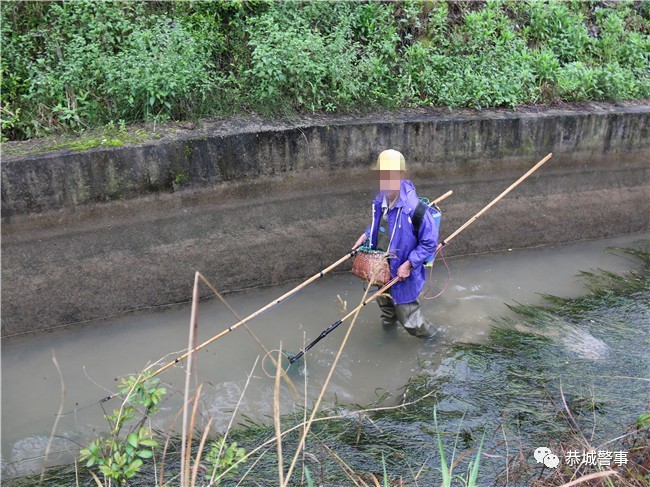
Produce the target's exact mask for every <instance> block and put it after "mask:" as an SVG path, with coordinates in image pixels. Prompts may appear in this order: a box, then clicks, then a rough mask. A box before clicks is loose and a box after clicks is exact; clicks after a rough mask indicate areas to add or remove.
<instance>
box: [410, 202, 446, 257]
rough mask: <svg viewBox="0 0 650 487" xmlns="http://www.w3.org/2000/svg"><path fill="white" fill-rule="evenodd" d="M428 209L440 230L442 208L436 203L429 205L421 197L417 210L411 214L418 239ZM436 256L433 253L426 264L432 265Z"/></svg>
mask: <svg viewBox="0 0 650 487" xmlns="http://www.w3.org/2000/svg"><path fill="white" fill-rule="evenodd" d="M425 200H426V199H425ZM426 201H428V200H426ZM427 211H429V212H430V213H431V216H433V224H434V225H435V226H436V228H437V229H438V232H440V217H441V213H440V208H438V207H437V206H436V205H433V206H429V205H428V204H427V203H425V201H423V199H422V198H421V199H420V201H418V204H417V206H416V207H415V210H413V214H412V215H411V223H413V233H414V234H415V238H416V240H417V238H418V234H419V233H420V226H421V225H422V220H423V219H424V215H425V214H426V212H427ZM434 257H435V253H434V254H431V255H430V256H429V258H428V259H427V260H426V261H425V264H426V265H430V264H431V263H432V262H433V259H434Z"/></svg>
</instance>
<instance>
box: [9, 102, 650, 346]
mask: <svg viewBox="0 0 650 487" xmlns="http://www.w3.org/2000/svg"><path fill="white" fill-rule="evenodd" d="M649 127H650V105H648V104H643V103H641V104H638V103H637V104H629V105H617V104H591V105H589V106H584V105H581V106H574V107H572V106H568V107H565V108H563V109H542V110H535V111H532V110H531V111H526V110H523V111H517V112H514V111H511V110H503V111H500V110H491V111H485V112H465V111H463V112H457V113H456V112H450V113H439V112H426V111H411V112H403V113H392V114H388V115H372V116H367V117H362V118H353V117H329V118H328V117H319V118H311V119H304V120H301V121H299V122H293V123H278V124H275V125H269V124H268V123H253V124H248V125H246V124H240V123H232V124H226V123H223V122H219V123H216V122H215V123H213V124H210V123H207V122H206V123H205V124H203V125H202V126H201V127H199V128H197V129H196V131H195V132H193V133H192V134H190V135H185V136H184V137H182V138H178V137H176V138H172V139H167V138H165V137H162V138H161V139H159V140H158V141H156V142H152V143H148V144H143V145H133V146H125V147H113V148H97V149H91V150H88V151H84V152H74V151H61V150H59V151H54V152H52V153H46V154H41V155H37V156H34V155H32V156H29V157H20V156H16V157H10V158H9V159H5V160H3V165H2V215H3V226H2V254H3V259H2V272H3V294H2V309H3V320H2V334H3V336H10V335H15V334H20V333H25V332H30V331H39V330H47V329H53V328H57V327H61V326H67V325H70V324H73V323H80V322H86V321H89V320H95V319H98V318H102V317H107V316H112V315H116V314H120V313H124V312H127V311H132V310H135V309H142V308H152V307H160V306H167V305H170V304H173V303H179V302H185V301H187V300H189V299H190V296H191V285H192V276H193V274H194V272H195V271H196V270H199V271H201V272H202V273H203V274H204V275H205V276H206V277H207V278H208V279H210V280H211V281H212V282H214V283H215V284H216V285H217V286H218V288H219V289H220V290H221V291H224V292H227V291H234V290H238V289H245V288H250V287H257V286H267V285H274V284H280V283H283V282H286V281H289V280H292V279H299V278H303V277H305V276H308V275H311V274H313V273H314V272H317V271H318V270H320V269H321V268H323V267H324V266H325V265H327V264H329V263H330V262H332V261H333V260H335V259H336V258H338V257H340V256H341V255H343V254H344V253H345V252H346V251H347V250H348V249H349V247H350V246H351V244H352V242H353V241H354V239H355V237H356V236H358V234H359V233H360V231H361V230H362V229H363V228H364V227H365V225H366V222H367V220H368V216H369V204H368V202H369V200H370V197H371V194H372V189H373V186H374V184H375V182H374V180H373V176H372V174H371V173H370V171H369V170H368V168H369V166H370V164H371V162H372V161H373V159H374V157H376V154H377V153H378V152H379V151H381V150H382V149H384V148H386V147H393V148H396V149H399V150H401V151H402V152H403V153H404V154H405V156H406V158H407V161H408V162H409V167H410V168H411V178H412V179H413V181H414V182H415V183H416V186H417V187H418V189H419V193H420V194H421V195H423V196H424V195H426V196H430V197H435V196H438V195H440V194H442V193H444V192H446V191H447V190H448V189H453V190H454V192H455V194H454V196H453V198H451V199H449V200H447V201H446V202H445V204H444V206H443V215H444V216H443V218H444V220H443V227H442V228H443V229H442V233H443V235H444V234H445V232H448V231H449V230H451V229H453V228H456V227H457V226H459V225H460V224H461V223H462V222H464V221H465V220H466V219H467V218H468V217H470V216H471V215H472V214H474V213H475V212H476V211H478V209H480V208H481V207H482V206H483V205H484V204H485V203H487V202H488V201H489V200H490V199H492V198H493V197H494V196H496V195H497V194H499V193H500V192H501V191H502V190H503V189H505V187H507V186H508V185H509V184H510V183H511V182H512V181H513V180H515V179H516V178H517V177H518V176H519V175H520V174H521V173H522V172H523V171H525V170H526V169H528V168H529V167H530V166H531V165H532V164H533V163H534V162H536V161H537V160H539V159H541V158H542V157H543V156H544V155H545V154H546V153H547V152H551V151H552V152H554V154H555V155H554V157H553V158H552V159H551V161H549V162H548V163H547V164H546V165H545V166H544V167H543V169H542V170H540V171H539V172H538V173H536V175H535V176H534V177H533V178H531V179H530V180H528V181H526V183H525V184H523V185H522V186H520V187H519V188H517V190H516V192H515V193H513V194H512V195H510V196H509V197H508V198H506V199H505V200H503V201H502V202H501V203H500V204H499V205H497V206H496V207H495V208H494V209H492V210H491V211H490V212H489V213H488V214H486V215H485V217H484V218H483V219H482V220H481V222H480V223H477V224H475V225H473V226H472V228H470V229H468V230H467V232H466V233H465V234H464V236H463V238H460V239H458V240H457V241H454V243H453V245H451V246H450V247H449V251H448V253H449V255H466V254H472V253H483V252H493V251H497V250H503V249H507V248H513V247H535V246H540V245H550V244H554V243H562V242H572V241H577V240H584V239H593V238H601V237H607V236H613V235H621V234H627V233H637V232H644V231H647V230H648V229H649V228H650V224H649V219H648V211H647V210H648V201H649V186H648V163H647V161H648V160H649V159H650V138H649V137H648V128H649ZM202 292H203V295H204V296H208V295H209V294H210V293H209V291H208V290H203V291H202Z"/></svg>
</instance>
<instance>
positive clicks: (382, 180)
mask: <svg viewBox="0 0 650 487" xmlns="http://www.w3.org/2000/svg"><path fill="white" fill-rule="evenodd" d="M377 172H378V173H379V191H381V192H382V193H391V194H394V193H396V192H398V191H399V187H400V183H401V182H402V179H404V174H403V172H402V171H377Z"/></svg>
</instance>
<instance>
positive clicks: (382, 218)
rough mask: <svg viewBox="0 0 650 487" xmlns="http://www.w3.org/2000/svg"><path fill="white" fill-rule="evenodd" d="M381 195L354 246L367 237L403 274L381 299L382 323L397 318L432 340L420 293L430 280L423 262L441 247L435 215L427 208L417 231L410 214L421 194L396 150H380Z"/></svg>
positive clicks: (414, 332) (394, 273)
mask: <svg viewBox="0 0 650 487" xmlns="http://www.w3.org/2000/svg"><path fill="white" fill-rule="evenodd" d="M375 169H376V170H377V172H378V174H379V193H378V194H377V196H376V198H375V199H374V201H373V202H372V223H371V224H370V225H369V226H368V228H366V231H365V232H364V233H363V234H362V235H361V236H360V237H359V239H358V240H357V242H356V243H355V244H354V247H352V248H353V250H354V249H357V248H359V247H360V246H361V245H363V244H364V243H366V241H367V240H369V242H368V243H369V245H368V246H369V247H370V248H372V249H374V250H381V251H384V252H387V253H388V254H389V267H390V276H391V278H394V277H395V276H397V277H399V281H398V282H397V283H395V284H394V285H393V286H392V287H391V288H390V290H389V292H390V296H385V297H379V298H378V299H377V303H378V304H379V307H380V309H381V322H382V324H383V325H384V326H387V327H388V326H393V325H395V324H396V323H397V322H399V323H401V324H402V326H403V327H404V328H405V329H406V331H408V332H409V333H410V334H411V335H414V336H417V337H420V338H430V337H432V336H433V335H434V334H435V330H434V329H433V325H432V324H431V323H430V322H429V321H428V320H427V319H425V318H424V317H423V316H422V313H421V310H420V302H419V300H418V297H419V295H420V293H421V292H422V288H423V287H424V283H425V280H426V272H425V267H424V264H425V262H426V260H427V258H428V257H429V256H431V254H433V252H434V251H435V250H436V247H437V245H438V230H437V228H436V225H435V223H434V222H433V217H432V216H431V214H430V213H429V212H428V211H425V212H424V215H423V217H422V221H421V223H420V228H419V230H418V231H417V233H416V231H415V227H414V225H413V221H412V217H413V214H414V211H415V209H416V207H417V205H418V202H419V198H418V196H417V194H416V192H415V186H413V183H412V182H411V181H409V180H407V179H405V177H406V161H405V160H404V156H403V155H402V154H401V153H400V152H398V151H396V150H392V149H389V150H385V151H383V152H382V153H381V154H379V158H378V159H377V166H376V167H375Z"/></svg>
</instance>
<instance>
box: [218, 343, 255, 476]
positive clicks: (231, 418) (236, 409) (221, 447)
mask: <svg viewBox="0 0 650 487" xmlns="http://www.w3.org/2000/svg"><path fill="white" fill-rule="evenodd" d="M259 360H260V356H259V355H258V356H257V357H256V358H255V362H254V363H253V367H252V368H251V371H250V372H249V373H248V376H247V377H246V383H245V384H244V389H243V390H242V392H241V394H240V395H239V400H238V401H237V404H236V405H235V409H234V411H233V412H232V414H231V415H230V422H229V423H228V426H227V427H226V432H225V433H224V435H223V440H222V442H221V444H220V445H219V453H217V460H216V463H219V460H220V459H221V453H223V447H224V445H225V444H226V440H227V438H228V433H230V428H232V424H233V423H234V421H235V416H236V415H237V411H238V410H239V406H240V404H241V401H242V399H243V398H244V394H246V390H247V389H248V384H250V381H251V377H253V372H254V371H255V367H257V362H259ZM216 473H217V471H216V469H215V470H214V471H213V472H212V475H211V476H210V482H209V485H212V482H214V476H215V475H216Z"/></svg>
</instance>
